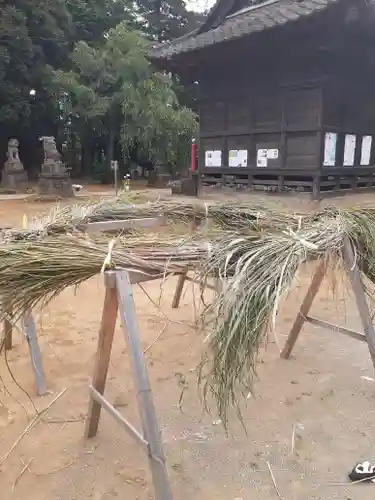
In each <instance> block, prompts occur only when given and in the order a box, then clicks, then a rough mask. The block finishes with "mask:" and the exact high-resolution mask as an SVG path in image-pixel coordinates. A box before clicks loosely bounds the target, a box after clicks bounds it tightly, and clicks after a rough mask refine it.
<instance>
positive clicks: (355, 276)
mask: <svg viewBox="0 0 375 500" xmlns="http://www.w3.org/2000/svg"><path fill="white" fill-rule="evenodd" d="M342 257H343V261H344V265H345V270H346V273H347V275H348V278H349V281H350V284H351V287H352V289H353V293H354V296H355V300H356V304H357V309H358V313H359V316H360V318H361V322H362V325H363V329H364V334H363V333H359V332H356V331H353V330H349V329H347V328H342V327H339V326H336V325H332V324H331V323H328V322H326V321H323V320H321V319H318V318H313V317H311V316H308V314H309V311H310V308H311V306H312V303H313V301H314V299H315V297H316V295H317V293H318V291H319V288H320V285H321V283H322V281H323V279H324V276H325V274H326V270H327V263H326V262H324V261H320V262H319V264H318V267H317V269H316V271H315V274H314V276H313V279H312V281H311V284H310V286H309V289H308V290H307V293H306V296H305V298H304V300H303V302H302V305H301V307H300V310H299V313H298V315H297V317H296V319H295V321H294V323H293V326H292V329H291V331H290V333H289V335H288V339H287V341H286V343H285V346H284V348H283V350H282V352H281V354H280V356H281V357H282V358H284V359H287V358H289V356H290V354H291V352H292V350H293V347H294V344H295V343H296V341H297V338H298V335H299V334H300V332H301V329H302V327H303V325H304V323H305V322H308V323H311V324H312V325H317V326H323V327H325V328H328V329H329V330H333V331H336V332H340V333H343V334H344V335H348V336H349V337H352V338H354V339H357V340H361V341H363V342H367V345H368V348H369V351H370V355H371V359H372V363H373V365H374V368H375V330H374V325H373V324H372V319H371V314H370V310H369V306H368V303H367V299H366V293H365V289H364V286H363V282H362V278H361V271H360V269H359V267H358V265H357V261H356V254H355V252H354V251H353V246H352V244H351V243H350V241H349V240H347V241H345V242H344V245H343V248H342Z"/></svg>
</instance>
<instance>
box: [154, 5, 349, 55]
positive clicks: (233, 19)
mask: <svg viewBox="0 0 375 500" xmlns="http://www.w3.org/2000/svg"><path fill="white" fill-rule="evenodd" d="M339 1H340V0H265V1H264V2H263V3H261V4H256V5H253V6H249V7H248V8H244V9H241V10H240V11H239V12H237V13H234V14H232V15H230V16H227V17H226V18H225V19H224V20H223V22H222V23H221V24H220V25H219V26H217V27H216V28H214V29H210V30H208V31H205V32H203V33H199V34H195V33H191V34H190V35H188V36H186V35H185V36H184V37H183V38H179V39H176V40H173V41H172V42H169V43H165V44H163V45H159V46H158V47H155V48H154V50H153V53H152V57H153V58H155V59H169V58H172V57H173V56H174V55H176V54H180V53H183V52H190V51H194V50H199V49H201V48H203V47H207V46H209V45H213V44H215V43H220V42H225V41H228V40H233V39H235V38H240V37H242V36H246V35H250V34H252V33H256V32H260V31H264V30H267V29H270V28H273V27H275V26H280V25H283V24H286V23H289V22H292V21H297V20H298V19H301V18H303V17H306V16H310V15H312V14H314V13H316V12H320V11H322V10H324V9H326V8H328V7H329V6H330V5H332V4H335V3H338V2H339Z"/></svg>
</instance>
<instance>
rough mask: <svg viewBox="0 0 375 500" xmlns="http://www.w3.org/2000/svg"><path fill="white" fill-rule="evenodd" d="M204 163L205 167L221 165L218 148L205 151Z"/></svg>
mask: <svg viewBox="0 0 375 500" xmlns="http://www.w3.org/2000/svg"><path fill="white" fill-rule="evenodd" d="M204 165H205V167H221V151H220V150H219V149H215V150H213V151H206V152H205V156H204Z"/></svg>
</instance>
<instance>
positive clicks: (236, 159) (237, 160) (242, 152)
mask: <svg viewBox="0 0 375 500" xmlns="http://www.w3.org/2000/svg"><path fill="white" fill-rule="evenodd" d="M229 166H230V167H247V149H231V150H230V151H229Z"/></svg>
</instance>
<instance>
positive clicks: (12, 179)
mask: <svg viewBox="0 0 375 500" xmlns="http://www.w3.org/2000/svg"><path fill="white" fill-rule="evenodd" d="M27 182H28V178H27V173H26V172H25V170H24V168H23V165H22V162H21V160H20V158H19V156H18V140H17V139H9V142H8V153H7V161H6V162H5V163H4V169H3V175H2V182H1V187H2V188H3V189H11V190H17V189H24V188H26V187H27Z"/></svg>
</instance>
